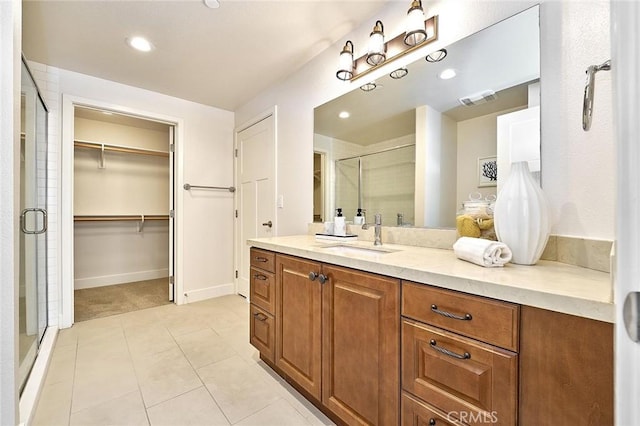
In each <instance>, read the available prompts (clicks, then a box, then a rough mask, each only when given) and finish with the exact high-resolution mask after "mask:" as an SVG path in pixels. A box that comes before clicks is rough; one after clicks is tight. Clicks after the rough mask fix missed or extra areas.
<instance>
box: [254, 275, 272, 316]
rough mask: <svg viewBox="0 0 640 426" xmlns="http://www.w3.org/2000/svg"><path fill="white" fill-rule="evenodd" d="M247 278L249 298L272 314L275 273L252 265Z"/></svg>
mask: <svg viewBox="0 0 640 426" xmlns="http://www.w3.org/2000/svg"><path fill="white" fill-rule="evenodd" d="M249 279H250V284H249V291H250V293H249V300H251V303H254V304H255V305H257V306H259V307H261V308H262V309H264V310H265V311H267V312H268V313H270V314H271V315H273V313H274V312H275V311H276V276H275V274H272V273H270V272H264V271H262V270H261V269H257V268H253V267H252V268H251V276H250V277H249Z"/></svg>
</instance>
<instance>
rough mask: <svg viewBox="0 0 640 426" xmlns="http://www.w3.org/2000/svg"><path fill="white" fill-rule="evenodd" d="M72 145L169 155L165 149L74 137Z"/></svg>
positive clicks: (158, 155) (128, 152) (131, 152)
mask: <svg viewBox="0 0 640 426" xmlns="http://www.w3.org/2000/svg"><path fill="white" fill-rule="evenodd" d="M73 146H74V147H76V148H89V149H98V150H104V151H113V152H124V153H127V154H141V155H153V156H156V157H169V153H168V152H167V151H158V150H155V149H144V148H134V147H130V146H125V145H115V144H110V143H101V142H91V141H83V140H79V139H76V140H75V141H73ZM103 147H104V148H103Z"/></svg>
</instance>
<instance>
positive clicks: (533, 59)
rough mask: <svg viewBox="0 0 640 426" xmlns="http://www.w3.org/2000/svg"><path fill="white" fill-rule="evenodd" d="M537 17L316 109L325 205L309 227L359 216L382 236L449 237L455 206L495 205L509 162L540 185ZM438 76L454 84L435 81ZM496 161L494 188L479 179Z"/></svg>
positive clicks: (515, 19)
mask: <svg viewBox="0 0 640 426" xmlns="http://www.w3.org/2000/svg"><path fill="white" fill-rule="evenodd" d="M538 9H539V8H538V6H536V7H533V8H530V9H528V10H526V11H524V12H521V13H519V14H517V15H514V16H512V17H511V18H508V19H506V20H504V21H501V22H499V23H497V24H495V25H492V26H490V27H488V28H486V29H484V30H482V31H480V32H478V33H475V34H473V35H471V36H469V37H467V38H464V39H462V40H460V41H458V42H456V43H453V44H451V45H450V46H447V47H446V51H447V55H446V57H445V58H444V59H443V60H441V61H439V62H427V61H425V60H424V59H420V60H418V61H416V62H414V63H412V64H409V65H408V66H407V69H408V71H409V72H408V74H407V75H406V76H405V77H403V78H401V79H393V78H391V77H390V76H386V77H384V78H380V79H378V80H376V81H375V82H374V83H375V88H374V89H373V90H370V91H364V90H361V89H355V90H353V91H351V92H349V93H347V94H345V95H343V96H341V97H339V98H337V99H334V100H332V101H330V102H328V103H326V104H324V105H321V106H319V107H317V108H316V109H315V111H314V152H315V153H316V154H322V156H323V158H324V165H323V166H322V169H321V173H320V175H321V176H322V181H323V185H316V183H315V182H314V189H316V188H319V187H320V186H324V189H323V193H322V194H321V196H320V195H318V196H315V197H314V200H318V199H323V200H324V205H323V206H322V207H319V206H314V221H322V220H331V218H332V217H333V216H334V214H333V213H334V211H335V208H337V207H340V208H342V209H343V212H344V213H345V216H346V218H347V220H351V219H352V218H353V215H354V214H355V212H356V209H357V208H362V209H364V210H366V212H367V214H368V215H369V216H371V217H372V216H373V215H374V214H375V213H382V218H383V224H384V225H386V226H395V225H398V224H400V223H401V224H402V225H404V226H407V225H415V226H427V227H455V214H456V210H458V209H459V208H460V206H461V204H462V202H463V201H465V200H467V199H468V198H469V194H472V193H480V194H482V196H483V197H488V196H490V195H495V194H496V192H497V190H499V188H500V186H501V182H502V180H503V179H504V178H506V176H507V175H508V169H509V165H510V163H511V162H513V161H524V160H527V161H529V164H530V168H531V169H532V170H537V171H538V175H539V170H540V149H539V145H540V142H539V135H540V132H539V128H540V125H539V103H540V97H539V78H540V65H539V64H540V53H539V46H540V43H539V13H538V12H539V10H538ZM424 53H425V54H427V53H430V52H429V51H426V50H425V52H424ZM445 70H454V71H455V76H454V77H453V78H449V79H443V78H441V77H440V75H441V74H442V72H443V71H445ZM370 86H374V85H370ZM369 88H371V87H369ZM341 112H348V113H349V114H348V115H349V117H348V118H340V117H339V115H340V113H341ZM524 141H527V142H528V143H529V145H526V146H525V145H523V142H524ZM516 142H517V143H516ZM402 147H404V148H402ZM496 157H497V166H498V174H497V178H492V177H487V176H483V175H482V165H483V164H484V163H486V162H487V161H489V162H490V161H492V160H493V158H496ZM317 172H318V170H316V168H315V167H314V177H315V176H316V174H317ZM314 181H315V179H314ZM398 215H402V221H399V220H398V218H399V216H398Z"/></svg>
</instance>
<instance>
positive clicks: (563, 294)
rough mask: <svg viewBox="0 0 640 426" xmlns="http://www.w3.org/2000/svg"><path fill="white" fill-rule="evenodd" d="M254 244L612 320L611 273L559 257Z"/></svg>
mask: <svg viewBox="0 0 640 426" xmlns="http://www.w3.org/2000/svg"><path fill="white" fill-rule="evenodd" d="M247 244H249V245H250V246H252V247H257V248H262V249H265V250H271V251H275V252H279V253H284V254H289V255H293V256H299V257H304V258H307V259H312V260H317V261H320V262H325V263H331V264H334V265H339V266H345V267H349V268H354V269H359V270H363V271H368V272H374V273H377V274H382V275H387V276H391V277H395V278H400V279H403V280H409V281H414V282H419V283H423V284H430V285H434V286H437V287H443V288H448V289H451V290H458V291H463V292H465V293H471V294H475V295H479V296H486V297H491V298H494V299H500V300H505V301H509V302H514V303H519V304H522V305H529V306H534V307H538V308H543V309H549V310H552V311H557V312H564V313H567V314H571V315H577V316H581V317H585V318H591V319H596V320H600V321H606V322H610V323H612V322H614V318H615V312H614V305H613V301H612V286H611V281H610V276H609V274H608V273H605V272H600V271H595V270H592V269H586V268H581V267H578V266H573V265H568V264H565V263H560V262H551V261H539V262H538V263H537V264H536V265H534V266H523V265H515V264H511V263H510V264H507V265H506V266H505V267H503V268H484V267H482V266H478V265H475V264H472V263H469V262H465V261H463V260H460V259H458V258H456V256H455V254H454V253H453V251H452V250H444V249H434V248H425V247H414V246H403V245H397V244H384V245H383V246H380V248H382V249H385V250H394V251H393V252H389V253H375V252H371V253H369V252H366V253H357V252H354V253H332V252H331V251H330V250H327V249H326V248H324V249H323V248H322V247H323V246H325V247H326V246H335V245H336V244H343V245H350V246H364V247H371V248H374V246H373V243H372V242H370V241H354V242H346V243H340V242H335V241H320V240H316V238H315V236H313V235H296V236H289V237H273V238H256V239H250V240H248V241H247Z"/></svg>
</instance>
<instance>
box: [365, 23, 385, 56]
mask: <svg viewBox="0 0 640 426" xmlns="http://www.w3.org/2000/svg"><path fill="white" fill-rule="evenodd" d="M386 49H387V46H386V45H385V44H384V25H382V21H376V24H375V25H374V26H373V31H371V34H370V35H369V50H368V52H367V63H368V64H369V65H372V66H376V65H380V64H381V63H383V62H384V61H385V59H387V54H386Z"/></svg>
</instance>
